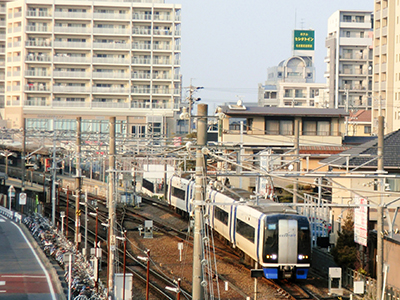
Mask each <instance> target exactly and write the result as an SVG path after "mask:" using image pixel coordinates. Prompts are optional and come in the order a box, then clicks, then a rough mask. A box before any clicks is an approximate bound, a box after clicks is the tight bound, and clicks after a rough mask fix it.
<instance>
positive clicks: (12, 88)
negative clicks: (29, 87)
mask: <svg viewBox="0 0 400 300" xmlns="http://www.w3.org/2000/svg"><path fill="white" fill-rule="evenodd" d="M20 91H21V86H20V85H13V86H8V87H7V92H20Z"/></svg>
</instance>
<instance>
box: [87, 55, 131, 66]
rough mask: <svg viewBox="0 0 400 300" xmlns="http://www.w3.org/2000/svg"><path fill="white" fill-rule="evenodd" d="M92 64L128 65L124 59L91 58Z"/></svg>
mask: <svg viewBox="0 0 400 300" xmlns="http://www.w3.org/2000/svg"><path fill="white" fill-rule="evenodd" d="M93 63H97V64H129V60H128V59H126V58H118V57H93Z"/></svg>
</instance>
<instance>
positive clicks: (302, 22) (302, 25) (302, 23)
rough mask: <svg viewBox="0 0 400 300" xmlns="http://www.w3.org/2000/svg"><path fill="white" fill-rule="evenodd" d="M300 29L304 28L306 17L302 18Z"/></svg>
mask: <svg viewBox="0 0 400 300" xmlns="http://www.w3.org/2000/svg"><path fill="white" fill-rule="evenodd" d="M300 29H304V19H301V22H300Z"/></svg>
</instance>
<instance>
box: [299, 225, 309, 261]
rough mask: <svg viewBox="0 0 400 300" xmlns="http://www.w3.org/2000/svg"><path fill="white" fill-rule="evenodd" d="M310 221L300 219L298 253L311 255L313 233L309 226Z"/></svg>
mask: <svg viewBox="0 0 400 300" xmlns="http://www.w3.org/2000/svg"><path fill="white" fill-rule="evenodd" d="M307 223H308V221H307V220H302V219H300V220H298V224H299V230H298V236H299V242H298V246H297V247H298V249H297V251H298V253H301V254H303V255H311V234H310V228H309V226H308V224H307Z"/></svg>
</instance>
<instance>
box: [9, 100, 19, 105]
mask: <svg viewBox="0 0 400 300" xmlns="http://www.w3.org/2000/svg"><path fill="white" fill-rule="evenodd" d="M6 103H7V104H6V105H7V106H20V105H21V101H19V100H7V102H6Z"/></svg>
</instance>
